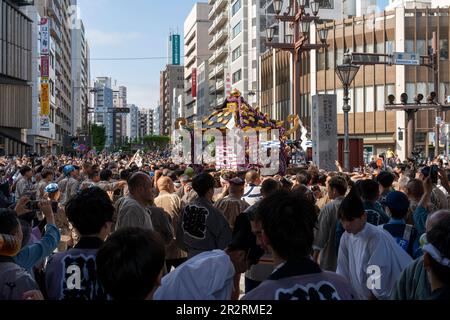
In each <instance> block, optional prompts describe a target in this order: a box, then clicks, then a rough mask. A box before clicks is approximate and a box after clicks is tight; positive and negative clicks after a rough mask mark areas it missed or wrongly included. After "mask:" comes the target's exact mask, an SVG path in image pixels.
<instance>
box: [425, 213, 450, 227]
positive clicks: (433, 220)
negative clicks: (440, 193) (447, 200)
mask: <svg viewBox="0 0 450 320" xmlns="http://www.w3.org/2000/svg"><path fill="white" fill-rule="evenodd" d="M449 216H450V211H449V210H439V211H436V212H435V213H432V214H430V215H429V216H428V218H427V222H426V224H425V229H426V232H428V231H430V230H431V229H432V228H433V227H434V226H435V225H437V224H438V223H439V222H440V221H442V220H443V219H445V218H447V217H449Z"/></svg>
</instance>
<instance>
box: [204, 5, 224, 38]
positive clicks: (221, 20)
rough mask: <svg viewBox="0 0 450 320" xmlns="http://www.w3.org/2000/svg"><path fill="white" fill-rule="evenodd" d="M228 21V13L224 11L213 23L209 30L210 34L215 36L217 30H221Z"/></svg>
mask: <svg viewBox="0 0 450 320" xmlns="http://www.w3.org/2000/svg"><path fill="white" fill-rule="evenodd" d="M227 21H228V12H227V11H226V10H225V11H222V13H221V14H219V15H218V16H217V17H216V18H215V19H214V21H213V23H212V25H211V26H210V27H209V29H208V33H209V34H213V33H214V32H216V30H219V29H220V28H221V27H222V26H223V25H224V24H225V23H226V22H227Z"/></svg>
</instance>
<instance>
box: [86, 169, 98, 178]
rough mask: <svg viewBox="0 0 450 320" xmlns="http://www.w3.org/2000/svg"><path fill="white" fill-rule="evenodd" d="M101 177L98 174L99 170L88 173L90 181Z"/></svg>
mask: <svg viewBox="0 0 450 320" xmlns="http://www.w3.org/2000/svg"><path fill="white" fill-rule="evenodd" d="M98 175H99V173H98V171H97V170H91V171H90V172H89V173H88V178H89V179H91V180H92V179H94V178H95V177H97V176H98Z"/></svg>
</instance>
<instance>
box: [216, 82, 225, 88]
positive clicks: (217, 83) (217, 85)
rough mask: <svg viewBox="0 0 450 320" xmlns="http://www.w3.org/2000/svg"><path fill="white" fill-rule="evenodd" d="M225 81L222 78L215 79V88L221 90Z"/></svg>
mask: <svg viewBox="0 0 450 320" xmlns="http://www.w3.org/2000/svg"><path fill="white" fill-rule="evenodd" d="M224 85H225V82H224V81H223V80H217V82H216V90H221V89H223V88H224Z"/></svg>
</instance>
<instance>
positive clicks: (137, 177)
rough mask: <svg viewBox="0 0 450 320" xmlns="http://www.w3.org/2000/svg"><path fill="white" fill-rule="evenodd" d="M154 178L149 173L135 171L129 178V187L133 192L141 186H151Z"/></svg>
mask: <svg viewBox="0 0 450 320" xmlns="http://www.w3.org/2000/svg"><path fill="white" fill-rule="evenodd" d="M151 185H152V179H151V178H150V176H149V175H148V174H145V173H143V172H136V173H134V174H133V175H132V176H131V178H130V179H128V189H129V191H130V193H131V194H133V193H134V192H135V191H137V190H139V189H140V188H148V187H149V188H151Z"/></svg>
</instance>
